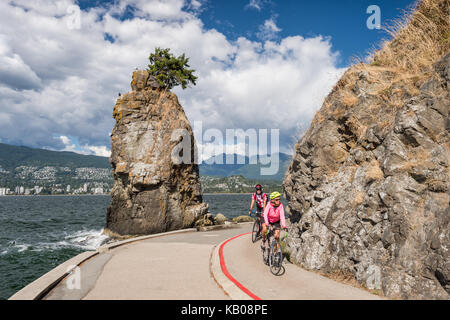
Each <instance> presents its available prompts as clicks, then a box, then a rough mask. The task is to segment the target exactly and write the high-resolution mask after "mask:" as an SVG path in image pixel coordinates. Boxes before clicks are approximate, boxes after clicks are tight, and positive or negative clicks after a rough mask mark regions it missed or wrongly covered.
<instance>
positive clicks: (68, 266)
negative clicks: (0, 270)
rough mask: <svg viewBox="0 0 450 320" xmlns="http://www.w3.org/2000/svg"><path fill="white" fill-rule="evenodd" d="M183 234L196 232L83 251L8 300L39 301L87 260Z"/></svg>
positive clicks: (121, 242) (152, 236) (180, 231)
mask: <svg viewBox="0 0 450 320" xmlns="http://www.w3.org/2000/svg"><path fill="white" fill-rule="evenodd" d="M185 232H197V229H196V228H189V229H181V230H175V231H169V232H162V233H156V234H151V235H146V236H141V237H136V238H131V239H127V240H122V241H117V242H112V243H109V244H106V245H103V246H100V247H99V248H98V249H97V250H96V251H85V252H82V253H80V254H78V255H76V256H75V257H72V258H70V259H69V260H66V261H65V262H63V263H61V264H60V265H58V266H57V267H55V268H53V269H52V270H50V271H49V272H47V273H46V274H44V275H43V276H41V277H39V278H37V279H36V280H34V281H33V282H31V283H29V284H28V285H26V286H25V287H24V288H22V289H21V290H19V291H17V292H16V293H15V294H13V295H12V296H11V297H10V298H9V299H8V300H40V299H42V298H44V297H45V296H46V295H47V294H48V293H49V292H50V291H51V290H52V289H53V288H55V287H56V286H57V285H58V284H59V283H60V282H61V281H63V280H64V278H66V277H67V276H68V275H69V274H70V273H72V272H73V270H74V269H75V268H76V267H79V266H80V265H82V264H83V263H84V262H86V261H87V260H89V259H91V258H94V257H95V256H97V255H99V254H100V253H104V252H108V251H109V250H112V249H115V248H118V247H121V246H124V245H128V244H131V243H133V242H137V241H142V240H147V239H151V238H157V237H162V236H166V235H171V234H176V233H185Z"/></svg>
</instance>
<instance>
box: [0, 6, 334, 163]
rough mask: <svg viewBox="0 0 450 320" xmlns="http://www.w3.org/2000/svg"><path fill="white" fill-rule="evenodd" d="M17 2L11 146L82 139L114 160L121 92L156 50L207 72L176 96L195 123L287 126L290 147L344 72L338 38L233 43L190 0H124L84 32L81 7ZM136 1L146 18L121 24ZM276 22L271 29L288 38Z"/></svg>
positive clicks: (9, 61)
mask: <svg viewBox="0 0 450 320" xmlns="http://www.w3.org/2000/svg"><path fill="white" fill-rule="evenodd" d="M197 2H198V1H191V2H189V3H190V5H191V6H194V7H195V6H196V7H198V6H199V4H198V3H197ZM14 3H15V4H16V5H15V6H13V5H11V4H10V3H9V2H4V1H3V2H0V21H1V22H0V25H1V28H0V34H1V36H0V51H1V52H2V54H1V55H0V137H1V138H2V140H3V141H4V142H6V143H16V144H24V145H29V146H33V147H43V146H46V147H50V148H53V149H60V150H62V149H65V148H72V144H73V143H71V142H70V141H67V140H63V139H61V138H59V139H55V138H54V137H55V136H57V137H61V136H64V137H76V138H77V140H78V142H79V144H77V146H76V147H75V148H76V149H77V150H78V152H87V153H93V154H99V155H106V154H107V153H108V152H109V151H108V149H109V135H108V133H109V132H111V129H112V126H113V124H114V122H113V119H112V116H111V114H112V109H113V106H114V103H115V99H116V98H117V93H118V92H122V93H124V92H126V91H129V83H130V80H131V73H132V71H133V70H134V68H135V67H139V68H145V67H146V66H147V63H148V60H147V59H148V55H149V53H150V51H152V50H153V49H154V47H156V46H160V47H170V48H171V49H172V51H173V52H174V53H175V54H181V53H183V52H185V53H186V55H187V56H189V57H191V60H190V65H191V66H192V67H193V68H194V69H196V70H197V75H198V76H199V81H198V84H197V86H196V87H194V88H192V89H187V90H184V91H183V90H181V89H179V88H177V89H175V90H174V91H175V92H176V93H177V94H178V96H179V98H180V101H181V102H182V105H183V107H184V108H185V111H186V113H187V115H188V117H189V119H190V120H191V122H193V121H196V120H201V121H203V124H204V129H207V128H218V129H226V128H243V129H248V128H280V129H281V138H282V143H283V144H284V145H286V143H287V142H291V137H292V136H293V135H295V133H296V132H297V130H298V127H299V126H300V125H302V123H307V122H309V121H310V119H311V118H312V116H313V114H314V112H315V111H316V110H317V109H318V108H319V107H320V105H321V102H322V100H323V98H324V97H325V95H326V94H327V93H328V92H329V90H330V89H331V87H332V85H333V84H334V83H335V81H336V80H337V78H338V77H339V75H340V74H342V72H343V70H342V69H339V68H337V67H336V65H337V63H336V59H337V54H336V53H335V52H333V51H332V48H331V42H330V39H328V38H323V37H315V38H302V37H299V36H297V37H288V38H284V39H279V41H258V42H257V41H250V40H248V39H246V38H244V37H241V38H239V39H238V40H237V41H230V40H228V39H227V38H226V37H225V35H223V34H222V33H220V32H218V31H217V30H214V29H205V27H204V25H203V23H202V21H201V20H200V19H199V18H198V17H197V16H196V15H195V13H192V12H191V13H190V12H186V11H183V8H184V5H186V3H185V2H183V1H181V0H171V1H158V0H151V1H144V0H129V1H125V0H121V1H118V2H115V4H114V5H112V6H110V7H107V8H93V9H90V10H89V11H82V15H81V28H80V29H71V28H68V25H67V19H68V16H67V10H66V9H67V8H66V7H67V6H70V5H73V1H69V0H66V1H60V2H53V1H50V0H49V1H39V2H38V1H24V0H22V1H14ZM127 4H131V5H133V6H135V7H136V10H137V11H136V12H138V17H134V18H132V19H127V20H124V21H121V20H120V19H118V18H117V14H119V15H120V14H121V13H123V12H125V8H126V5H127ZM23 8H26V10H24V9H23ZM269 20H270V19H269ZM272 22H273V24H271V22H270V21H269V22H267V21H266V23H267V25H266V23H265V24H264V25H265V26H266V27H267V28H269V29H270V30H272V31H273V32H275V33H278V32H279V27H277V25H276V23H275V21H274V20H273V21H272ZM106 33H108V34H109V35H110V36H111V37H113V38H114V42H113V43H111V42H109V41H107V40H105V39H104V37H105V34H106ZM12 74H13V75H14V77H15V80H14V82H12V79H14V77H10V75H12ZM18 84H20V85H18ZM80 150H81V151H80Z"/></svg>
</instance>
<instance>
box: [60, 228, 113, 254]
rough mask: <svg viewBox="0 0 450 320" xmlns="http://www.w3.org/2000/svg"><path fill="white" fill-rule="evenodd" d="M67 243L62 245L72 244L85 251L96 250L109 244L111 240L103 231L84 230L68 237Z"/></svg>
mask: <svg viewBox="0 0 450 320" xmlns="http://www.w3.org/2000/svg"><path fill="white" fill-rule="evenodd" d="M65 239H66V241H62V243H66V242H68V243H70V244H71V245H73V246H76V247H79V248H81V249H85V250H96V249H97V248H98V247H100V246H101V245H103V244H105V243H107V242H108V241H109V240H110V238H109V237H108V236H107V235H104V234H103V229H101V230H82V231H77V232H75V233H73V234H70V235H68V236H66V238H65Z"/></svg>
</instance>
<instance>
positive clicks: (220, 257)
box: [219, 232, 262, 300]
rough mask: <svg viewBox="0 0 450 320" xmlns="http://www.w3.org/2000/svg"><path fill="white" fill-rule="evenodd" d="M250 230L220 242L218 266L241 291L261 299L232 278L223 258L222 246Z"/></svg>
mask: <svg viewBox="0 0 450 320" xmlns="http://www.w3.org/2000/svg"><path fill="white" fill-rule="evenodd" d="M249 233H251V232H247V233H243V234H240V235H238V236H235V237H233V238H230V239H228V240H227V241H225V242H224V243H222V245H221V246H220V248H219V259H220V267H221V268H222V272H223V273H224V274H225V275H226V276H227V278H228V279H230V280H231V282H233V283H234V284H235V285H236V286H238V288H239V289H241V290H242V291H244V292H245V293H246V294H248V295H249V296H250V297H251V298H252V299H254V300H262V299H261V298H260V297H258V296H257V295H255V294H254V293H253V292H251V291H250V290H248V289H247V288H246V287H244V286H243V285H242V284H241V283H240V282H239V281H237V280H236V279H235V278H233V276H232V275H231V274H230V273H229V272H228V269H227V266H226V265H225V259H224V258H223V247H224V246H225V245H226V244H227V243H228V242H230V241H231V240H234V239H236V238H239V237H242V236H245V235H247V234H249Z"/></svg>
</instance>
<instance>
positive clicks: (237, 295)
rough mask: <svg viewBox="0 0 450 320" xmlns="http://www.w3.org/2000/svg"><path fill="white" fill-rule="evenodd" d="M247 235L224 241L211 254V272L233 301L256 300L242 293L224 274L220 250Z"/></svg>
mask: <svg viewBox="0 0 450 320" xmlns="http://www.w3.org/2000/svg"><path fill="white" fill-rule="evenodd" d="M246 234H247V233H244V234H241V235H238V236H236V237H231V238H229V239H226V240H224V241H222V242H221V243H220V244H218V245H216V246H215V247H214V249H213V251H212V254H211V261H210V264H209V265H210V272H211V274H212V276H213V278H214V280H215V281H216V283H217V285H218V286H219V287H220V288H222V290H223V291H224V292H225V294H226V295H228V296H229V297H230V298H231V300H254V299H253V298H252V297H250V296H249V295H248V294H247V293H245V292H244V291H242V290H241V289H240V288H239V287H238V286H237V285H236V284H235V283H234V282H233V281H231V280H230V279H229V278H228V277H227V276H226V275H225V273H224V272H223V270H222V266H221V261H220V253H219V252H220V249H221V248H223V247H224V245H225V244H226V243H227V242H229V241H230V240H232V239H234V238H238V237H240V236H244V235H246Z"/></svg>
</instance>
